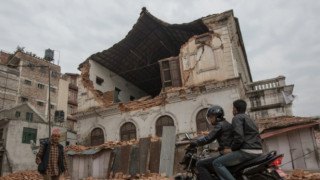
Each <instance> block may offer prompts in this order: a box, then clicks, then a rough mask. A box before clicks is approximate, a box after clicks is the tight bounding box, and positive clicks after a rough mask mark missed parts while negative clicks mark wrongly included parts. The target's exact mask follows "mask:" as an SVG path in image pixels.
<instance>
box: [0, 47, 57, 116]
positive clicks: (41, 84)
mask: <svg viewBox="0 0 320 180" xmlns="http://www.w3.org/2000/svg"><path fill="white" fill-rule="evenodd" d="M0 57H1V65H0V67H1V72H0V73H1V76H0V78H1V79H0V81H1V87H0V88H1V89H0V93H1V96H0V110H1V109H7V108H10V107H13V106H15V105H18V104H21V103H24V102H28V103H29V104H30V105H32V106H33V107H35V108H36V109H37V111H38V112H39V113H40V115H42V116H43V117H46V119H48V116H49V111H50V116H51V117H53V115H54V112H55V110H56V109H57V103H58V90H59V79H60V73H61V72H60V71H61V69H60V66H58V65H56V64H53V63H52V62H50V61H48V60H46V59H42V58H39V57H36V56H35V55H34V54H32V53H25V52H24V51H23V50H21V49H18V50H17V51H16V52H15V53H14V54H8V53H5V52H3V51H1V56H0ZM49 84H50V85H49ZM49 86H50V87H49ZM48 89H50V90H48ZM49 94H50V97H49ZM49 101H50V104H49V103H48V102H49Z"/></svg>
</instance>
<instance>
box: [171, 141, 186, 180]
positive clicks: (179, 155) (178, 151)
mask: <svg viewBox="0 0 320 180" xmlns="http://www.w3.org/2000/svg"><path fill="white" fill-rule="evenodd" d="M184 154H185V145H182V146H178V147H176V148H175V156H174V165H173V174H177V173H183V172H185V170H184V166H183V165H181V164H179V162H181V161H182V160H183V157H184Z"/></svg>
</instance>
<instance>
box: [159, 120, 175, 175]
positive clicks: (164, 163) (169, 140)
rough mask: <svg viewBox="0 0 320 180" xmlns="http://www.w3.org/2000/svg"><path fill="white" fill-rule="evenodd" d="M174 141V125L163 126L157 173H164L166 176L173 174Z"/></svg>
mask: <svg viewBox="0 0 320 180" xmlns="http://www.w3.org/2000/svg"><path fill="white" fill-rule="evenodd" d="M175 141H176V127H175V126H163V133H162V144H161V153H160V167H159V173H160V174H162V173H165V174H166V175H167V177H172V175H173V163H174V151H175Z"/></svg>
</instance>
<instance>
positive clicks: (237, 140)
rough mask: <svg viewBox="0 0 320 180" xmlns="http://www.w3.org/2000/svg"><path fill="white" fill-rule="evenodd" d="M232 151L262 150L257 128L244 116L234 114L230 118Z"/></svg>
mask: <svg viewBox="0 0 320 180" xmlns="http://www.w3.org/2000/svg"><path fill="white" fill-rule="evenodd" d="M232 126H233V136H234V138H233V142H232V145H231V149H232V151H235V150H239V149H262V145H261V138H260V134H259V128H258V126H257V124H256V123H255V122H254V121H253V120H252V119H251V118H250V117H249V116H248V115H246V114H236V115H235V116H234V117H233V118H232Z"/></svg>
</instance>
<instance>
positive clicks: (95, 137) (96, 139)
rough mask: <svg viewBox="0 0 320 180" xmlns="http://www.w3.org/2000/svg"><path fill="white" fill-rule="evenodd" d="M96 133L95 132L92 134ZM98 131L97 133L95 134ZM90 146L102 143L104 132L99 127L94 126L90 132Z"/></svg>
mask: <svg viewBox="0 0 320 180" xmlns="http://www.w3.org/2000/svg"><path fill="white" fill-rule="evenodd" d="M94 133H96V134H94ZM97 133H99V134H97ZM90 139H91V142H90V143H91V146H98V145H101V144H103V143H104V132H103V130H102V129H101V128H99V127H96V128H94V129H93V130H92V131H91V133H90Z"/></svg>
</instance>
